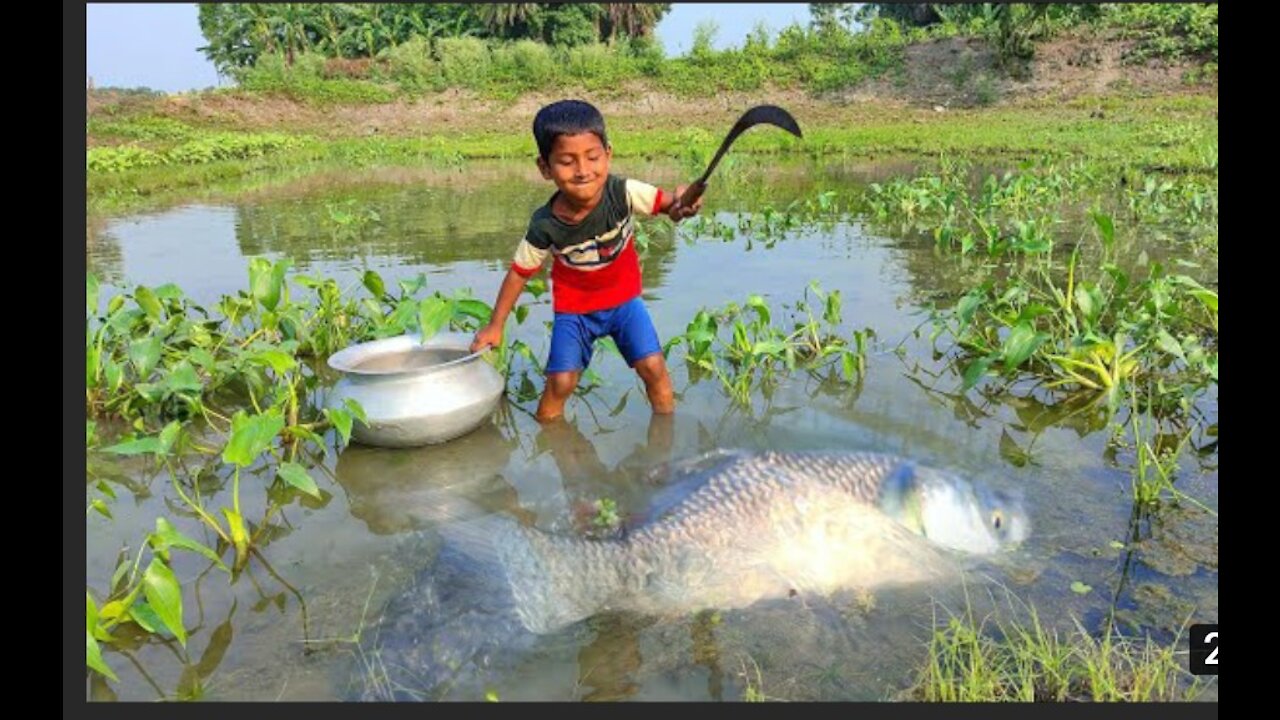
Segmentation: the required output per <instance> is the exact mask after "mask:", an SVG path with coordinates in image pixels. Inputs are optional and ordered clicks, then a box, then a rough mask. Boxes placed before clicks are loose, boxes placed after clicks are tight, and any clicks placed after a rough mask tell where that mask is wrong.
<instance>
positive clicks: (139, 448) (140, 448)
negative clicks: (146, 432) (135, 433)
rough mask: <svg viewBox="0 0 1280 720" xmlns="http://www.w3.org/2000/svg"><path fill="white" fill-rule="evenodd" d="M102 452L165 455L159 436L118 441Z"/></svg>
mask: <svg viewBox="0 0 1280 720" xmlns="http://www.w3.org/2000/svg"><path fill="white" fill-rule="evenodd" d="M102 452H109V453H113V454H116V455H145V454H147V453H152V454H156V455H163V454H164V446H163V445H162V444H161V443H160V438H158V437H144V438H138V439H136V440H128V441H126V442H122V443H116V444H115V445H112V446H111V447H107V448H103V449H102Z"/></svg>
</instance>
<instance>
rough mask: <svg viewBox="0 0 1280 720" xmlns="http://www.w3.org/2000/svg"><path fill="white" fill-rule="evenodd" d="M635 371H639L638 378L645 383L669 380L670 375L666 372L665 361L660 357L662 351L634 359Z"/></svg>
mask: <svg viewBox="0 0 1280 720" xmlns="http://www.w3.org/2000/svg"><path fill="white" fill-rule="evenodd" d="M634 367H635V369H636V372H637V373H639V375H640V379H641V380H644V381H645V383H646V384H650V385H651V384H653V383H654V382H659V381H664V380H669V379H670V375H669V374H668V373H667V363H666V361H665V360H664V359H663V358H662V353H654V354H652V355H650V356H648V357H644V358H641V359H639V360H637V361H636V364H635V366H634Z"/></svg>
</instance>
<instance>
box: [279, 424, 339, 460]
mask: <svg viewBox="0 0 1280 720" xmlns="http://www.w3.org/2000/svg"><path fill="white" fill-rule="evenodd" d="M284 432H285V434H286V435H292V436H293V437H296V438H298V439H300V440H306V441H307V442H310V443H313V444H314V445H315V446H316V447H318V448H320V450H321V451H322V452H326V453H327V452H328V448H326V447H325V444H324V438H322V437H320V436H319V435H317V434H315V433H314V432H312V431H311V430H308V429H307V428H304V427H301V426H297V425H293V426H290V427H287V428H285V429H284Z"/></svg>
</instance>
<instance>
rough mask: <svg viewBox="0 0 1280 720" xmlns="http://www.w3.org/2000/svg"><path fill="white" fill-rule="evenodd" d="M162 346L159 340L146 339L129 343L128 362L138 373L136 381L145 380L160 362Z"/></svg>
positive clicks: (156, 338)
mask: <svg viewBox="0 0 1280 720" xmlns="http://www.w3.org/2000/svg"><path fill="white" fill-rule="evenodd" d="M162 349H163V346H162V345H161V344H160V338H158V337H148V338H143V339H140V340H134V341H133V342H131V343H129V360H130V362H132V363H133V366H134V368H136V369H137V371H138V379H139V380H146V379H147V378H148V377H149V376H150V375H151V370H152V368H154V367H155V366H156V364H157V363H159V362H160V351H161V350H162Z"/></svg>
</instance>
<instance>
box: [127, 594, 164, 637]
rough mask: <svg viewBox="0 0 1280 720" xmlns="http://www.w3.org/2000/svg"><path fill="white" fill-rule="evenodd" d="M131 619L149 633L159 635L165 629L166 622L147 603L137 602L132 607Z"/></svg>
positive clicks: (130, 610) (130, 609)
mask: <svg viewBox="0 0 1280 720" xmlns="http://www.w3.org/2000/svg"><path fill="white" fill-rule="evenodd" d="M129 618H130V619H132V620H133V621H134V622H135V623H137V624H138V627H140V628H142V629H143V630H146V631H147V632H149V633H158V632H160V630H161V628H163V627H164V622H163V621H162V620H161V619H160V616H159V615H157V614H156V611H155V609H154V608H152V607H151V606H150V605H148V604H147V603H145V602H135V603H134V604H133V605H131V606H130V607H129Z"/></svg>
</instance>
